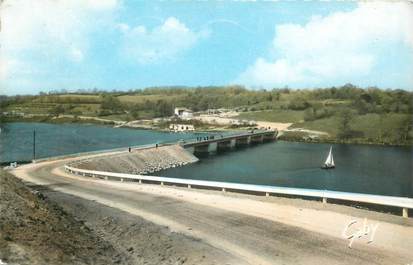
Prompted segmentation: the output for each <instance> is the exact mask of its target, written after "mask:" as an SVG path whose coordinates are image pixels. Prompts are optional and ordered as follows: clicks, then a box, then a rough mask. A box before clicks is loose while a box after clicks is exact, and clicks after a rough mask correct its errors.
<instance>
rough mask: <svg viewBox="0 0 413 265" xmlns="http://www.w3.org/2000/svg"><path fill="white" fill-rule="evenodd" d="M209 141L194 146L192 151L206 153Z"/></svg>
mask: <svg viewBox="0 0 413 265" xmlns="http://www.w3.org/2000/svg"><path fill="white" fill-rule="evenodd" d="M208 152H209V143H206V144H202V145H195V146H194V153H208Z"/></svg>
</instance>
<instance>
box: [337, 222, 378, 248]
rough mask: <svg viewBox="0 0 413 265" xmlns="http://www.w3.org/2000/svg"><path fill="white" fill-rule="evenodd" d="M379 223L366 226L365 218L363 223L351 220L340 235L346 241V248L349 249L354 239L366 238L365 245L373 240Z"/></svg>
mask: <svg viewBox="0 0 413 265" xmlns="http://www.w3.org/2000/svg"><path fill="white" fill-rule="evenodd" d="M378 227H379V223H376V224H374V225H373V224H368V223H367V218H364V221H363V223H360V222H359V221H357V220H351V221H350V222H349V223H348V224H347V225H346V226H345V227H344V230H343V233H342V236H343V238H345V239H348V240H349V243H348V247H349V248H351V246H352V245H353V242H354V240H355V239H361V238H367V239H368V241H367V244H370V243H372V242H373V240H374V236H375V234H376V231H377V228H378Z"/></svg>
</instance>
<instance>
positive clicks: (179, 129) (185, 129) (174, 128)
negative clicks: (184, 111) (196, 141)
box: [169, 124, 195, 132]
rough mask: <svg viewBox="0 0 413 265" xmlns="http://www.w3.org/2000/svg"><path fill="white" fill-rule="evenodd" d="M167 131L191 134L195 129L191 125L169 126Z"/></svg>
mask: <svg viewBox="0 0 413 265" xmlns="http://www.w3.org/2000/svg"><path fill="white" fill-rule="evenodd" d="M169 130H171V131H173V132H192V131H195V127H194V125H191V124H170V125H169Z"/></svg>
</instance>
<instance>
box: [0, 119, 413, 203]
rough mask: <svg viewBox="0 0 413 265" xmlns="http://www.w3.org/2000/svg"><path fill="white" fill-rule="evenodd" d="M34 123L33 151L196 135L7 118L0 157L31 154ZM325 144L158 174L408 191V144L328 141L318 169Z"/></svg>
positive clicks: (412, 178)
mask: <svg viewBox="0 0 413 265" xmlns="http://www.w3.org/2000/svg"><path fill="white" fill-rule="evenodd" d="M33 129H36V133H37V148H36V149H37V156H38V157H49V156H55V155H63V154H71V153H78V152H85V151H94V150H103V149H110V148H117V147H128V146H133V145H140V144H151V143H156V142H165V141H173V140H178V139H187V138H194V137H196V135H195V134H173V133H165V132H156V131H150V130H135V129H125V128H116V129H115V128H111V127H104V126H96V125H77V124H63V125H62V124H59V125H53V124H44V123H10V124H6V126H5V129H3V132H2V133H1V134H0V161H15V160H30V159H31V158H32V133H33ZM329 146H330V145H327V144H305V143H291V142H281V141H279V142H274V143H267V144H262V145H257V146H253V147H247V148H244V149H238V150H236V151H235V150H234V151H228V152H225V153H221V154H216V155H210V156H207V157H203V158H201V160H200V161H199V162H198V163H195V164H192V165H188V166H185V167H182V168H174V169H169V170H165V171H161V172H158V175H162V176H168V177H178V178H188V179H189V178H191V179H203V180H217V181H228V182H238V183H252V184H263V185H276V186H285V187H298V188H314V189H329V190H337V191H349V192H361V193H371V194H382V195H393V196H408V197H413V174H412V172H413V163H412V162H413V159H412V158H413V150H412V148H410V147H382V146H367V145H333V153H334V160H335V163H336V169H334V170H321V169H320V165H321V164H322V162H323V161H324V160H325V158H326V156H327V153H328V149H329Z"/></svg>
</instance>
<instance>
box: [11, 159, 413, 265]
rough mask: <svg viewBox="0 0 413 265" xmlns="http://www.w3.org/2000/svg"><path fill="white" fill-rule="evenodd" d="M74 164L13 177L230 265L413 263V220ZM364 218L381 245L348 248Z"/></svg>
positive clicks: (44, 166) (46, 165)
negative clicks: (91, 204)
mask: <svg viewBox="0 0 413 265" xmlns="http://www.w3.org/2000/svg"><path fill="white" fill-rule="evenodd" d="M69 160H70V159H63V160H59V161H46V162H42V163H39V164H34V165H33V164H29V165H25V166H22V167H20V168H17V169H15V170H13V171H12V173H13V174H15V175H16V176H18V177H20V178H22V179H24V180H26V181H30V182H32V183H36V184H38V185H46V186H47V187H49V188H50V189H53V190H55V191H58V192H63V193H67V194H71V195H74V196H77V197H79V198H82V199H84V200H87V201H95V202H97V203H99V204H100V205H102V207H103V206H110V207H113V208H116V209H119V210H122V211H123V212H125V214H126V213H128V214H132V215H135V216H139V217H142V218H144V219H146V220H148V221H150V222H153V223H154V224H157V225H161V226H167V227H168V228H169V229H170V231H173V232H178V233H180V234H183V235H185V236H186V237H189V238H195V239H196V240H197V242H199V243H200V244H203V245H205V246H210V247H212V248H213V250H211V251H213V253H215V252H214V251H216V252H217V253H218V252H219V251H224V253H225V254H224V255H223V256H220V257H221V260H222V264H253V265H258V264H410V263H411V262H413V253H411V251H410V250H411V249H413V221H412V220H411V219H403V218H402V217H398V216H389V215H386V214H380V213H374V212H370V211H364V210H360V209H354V208H349V207H345V206H335V205H327V206H325V205H322V204H321V203H319V202H311V201H302V200H293V199H280V198H274V197H270V198H266V197H255V196H250V195H237V194H230V193H225V194H223V193H221V192H216V191H200V190H194V189H184V188H177V187H170V186H159V185H149V184H137V183H120V182H115V181H105V180H95V179H90V178H84V177H80V176H72V175H69V174H67V173H66V172H64V171H63V165H64V164H65V163H67V162H68V161H69ZM69 203H70V202H69ZM91 211H99V208H95V209H93V210H91ZM364 217H367V218H368V219H369V220H370V222H372V223H379V224H380V226H379V228H378V230H377V235H376V238H375V240H374V242H373V243H370V244H367V243H366V242H364V241H363V240H360V242H356V243H355V244H354V245H353V248H348V247H347V244H348V241H347V240H345V239H343V238H341V231H342V230H343V228H344V227H345V225H346V224H347V223H348V222H349V221H351V220H353V219H358V220H362V219H363V218H364ZM218 264H219V263H218Z"/></svg>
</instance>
